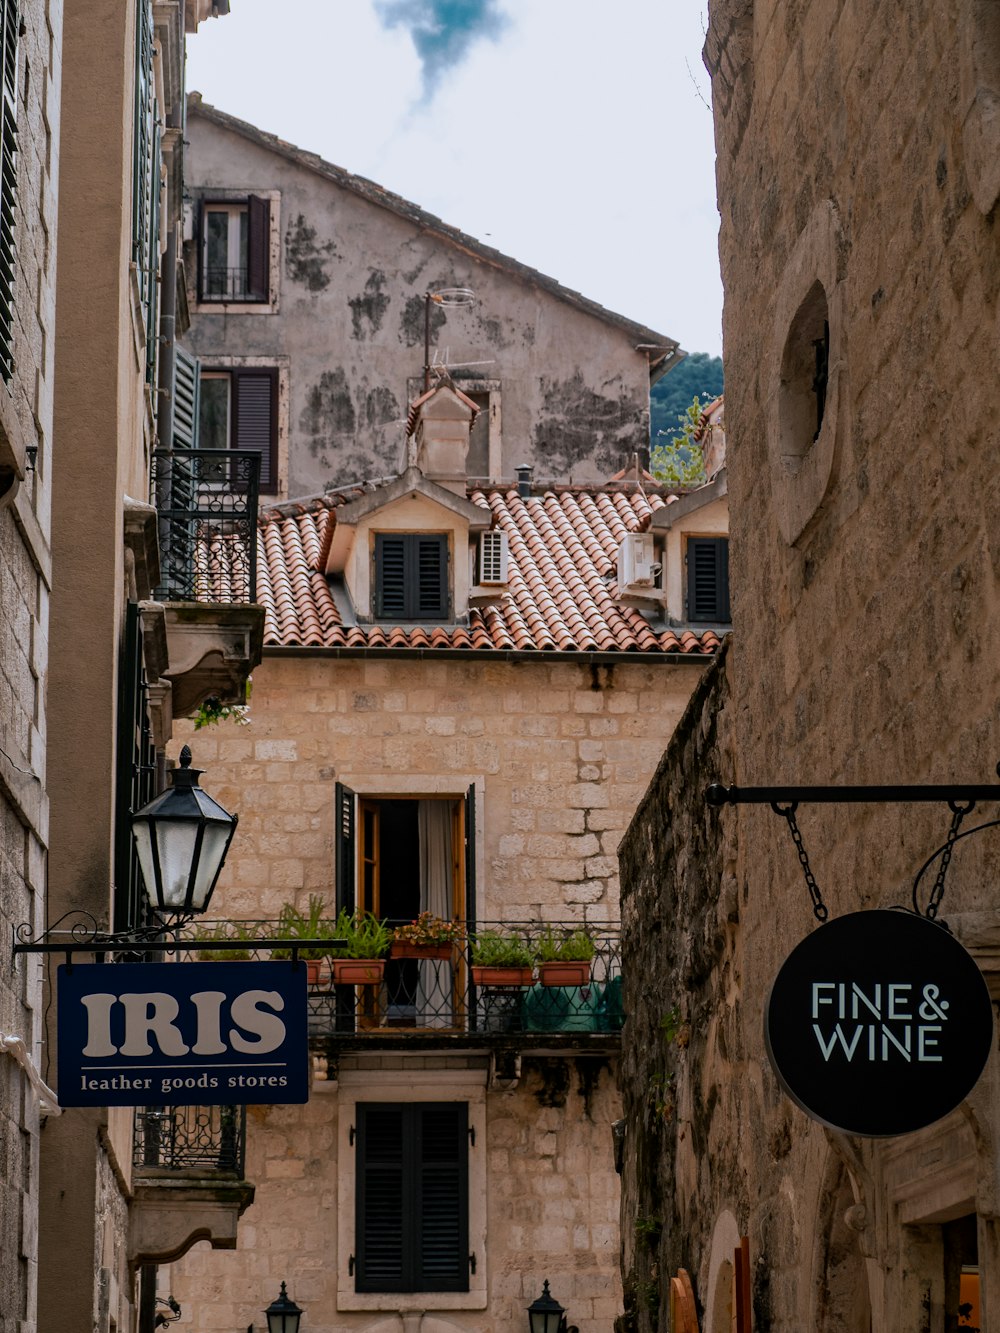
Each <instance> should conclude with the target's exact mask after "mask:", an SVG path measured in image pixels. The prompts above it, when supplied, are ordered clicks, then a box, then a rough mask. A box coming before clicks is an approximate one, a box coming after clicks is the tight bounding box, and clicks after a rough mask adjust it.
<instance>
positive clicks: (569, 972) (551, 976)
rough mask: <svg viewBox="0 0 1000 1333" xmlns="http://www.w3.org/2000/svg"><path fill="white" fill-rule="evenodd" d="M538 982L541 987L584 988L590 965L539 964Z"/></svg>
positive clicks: (588, 976)
mask: <svg viewBox="0 0 1000 1333" xmlns="http://www.w3.org/2000/svg"><path fill="white" fill-rule="evenodd" d="M538 980H539V981H540V982H541V983H542V985H543V986H586V985H587V983H588V982H589V981H590V963H589V962H586V963H539V964H538Z"/></svg>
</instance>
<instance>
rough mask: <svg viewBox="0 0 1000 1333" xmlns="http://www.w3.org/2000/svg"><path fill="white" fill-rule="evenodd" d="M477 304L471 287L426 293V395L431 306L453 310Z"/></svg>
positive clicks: (429, 366) (428, 381)
mask: <svg viewBox="0 0 1000 1333" xmlns="http://www.w3.org/2000/svg"><path fill="white" fill-rule="evenodd" d="M475 302H476V293H475V292H474V291H473V290H472V288H471V287H440V288H439V289H438V290H437V291H436V292H424V393H426V392H427V390H428V389H429V388H430V387H431V305H432V304H433V305H440V306H444V307H445V308H446V309H448V310H453V309H458V308H459V307H461V306H470V305H475Z"/></svg>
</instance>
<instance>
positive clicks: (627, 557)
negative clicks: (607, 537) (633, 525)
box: [618, 532, 660, 592]
mask: <svg viewBox="0 0 1000 1333" xmlns="http://www.w3.org/2000/svg"><path fill="white" fill-rule="evenodd" d="M659 572H660V566H659V564H658V563H657V560H656V547H655V545H654V542H653V534H652V533H651V532H630V533H629V534H628V536H627V537H623V538H622V544H621V546H619V548H618V588H619V590H620V591H621V592H625V591H627V590H628V589H632V588H654V587H655V586H656V577H657V575H658V574H659Z"/></svg>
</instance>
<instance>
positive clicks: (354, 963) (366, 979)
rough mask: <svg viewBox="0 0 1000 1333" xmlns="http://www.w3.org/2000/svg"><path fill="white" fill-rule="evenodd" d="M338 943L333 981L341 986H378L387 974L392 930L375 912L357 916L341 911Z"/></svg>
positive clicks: (334, 926) (344, 910)
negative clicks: (386, 958) (383, 975)
mask: <svg viewBox="0 0 1000 1333" xmlns="http://www.w3.org/2000/svg"><path fill="white" fill-rule="evenodd" d="M333 933H334V935H335V936H336V938H337V939H338V940H344V941H345V943H344V944H342V945H340V946H339V947H338V948H337V949H336V950H335V952H334V958H333V981H334V985H337V986H377V985H378V984H379V983H380V982H381V980H382V974H383V972H384V971H385V956H386V954H387V953H388V952H389V945H390V943H391V941H392V931H391V930H390V929H389V927H388V926H387V925H386V923H385V922H384V921H379V919H378V917H376V916H373V915H372V913H371V912H365V913H363V914H362V915H356V914H354V913H351V912H348V911H347V910H346V908H343V907H342V908H341V909H340V912H339V914H338V916H337V920H336V921H335V922H334V925H333Z"/></svg>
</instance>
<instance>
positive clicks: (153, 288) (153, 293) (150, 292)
mask: <svg viewBox="0 0 1000 1333" xmlns="http://www.w3.org/2000/svg"><path fill="white" fill-rule="evenodd" d="M160 137H161V136H160V126H159V121H158V119H157V116H156V103H155V102H154V103H153V136H152V153H151V154H150V160H149V238H148V241H147V251H148V253H147V258H146V382H147V384H149V385H150V387H151V388H155V386H156V364H157V360H158V358H159V351H160V340H159V338H158V337H157V334H158V333H159V327H158V319H159V306H160V284H159V282H158V280H157V279H158V277H159V271H160Z"/></svg>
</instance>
